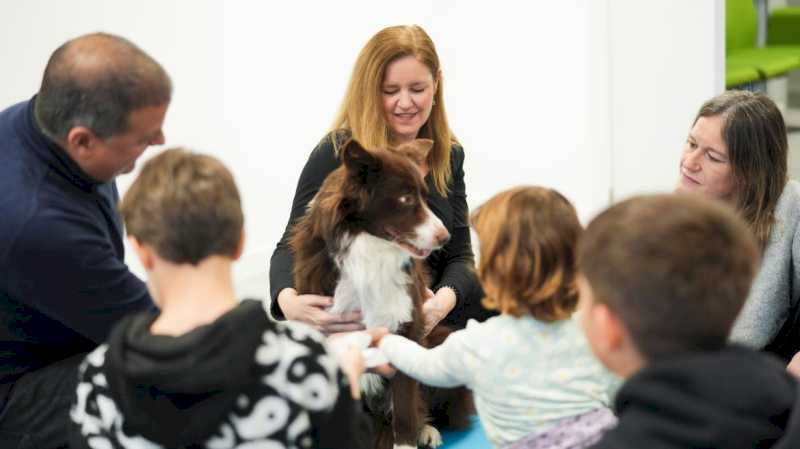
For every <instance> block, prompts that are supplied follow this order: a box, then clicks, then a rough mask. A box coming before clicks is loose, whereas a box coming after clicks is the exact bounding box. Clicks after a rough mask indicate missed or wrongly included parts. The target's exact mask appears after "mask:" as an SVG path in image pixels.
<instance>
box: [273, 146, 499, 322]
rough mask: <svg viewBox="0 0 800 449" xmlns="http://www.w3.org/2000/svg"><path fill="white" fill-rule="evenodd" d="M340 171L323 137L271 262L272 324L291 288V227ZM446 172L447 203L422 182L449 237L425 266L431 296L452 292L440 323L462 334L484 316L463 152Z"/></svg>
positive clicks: (457, 150) (454, 154)
mask: <svg viewBox="0 0 800 449" xmlns="http://www.w3.org/2000/svg"><path fill="white" fill-rule="evenodd" d="M339 165H341V160H340V159H339V157H338V156H337V154H336V152H335V150H334V146H333V142H332V141H331V139H330V137H329V136H326V137H325V138H324V139H323V140H322V142H320V144H319V145H317V147H316V148H314V150H313V151H312V152H311V156H310V157H309V159H308V162H306V165H305V167H304V168H303V171H302V173H301V174H300V179H299V180H298V182H297V190H296V191H295V196H294V200H293V202H292V211H291V215H290V216H289V222H288V224H287V225H286V230H285V231H284V233H283V237H282V238H281V240H280V241H279V242H278V245H277V247H276V248H275V252H273V254H272V258H271V259H270V267H269V282H270V296H271V298H272V304H271V306H270V309H271V312H272V316H274V317H275V318H278V319H284V315H283V312H282V311H281V309H280V306H279V305H278V301H277V298H278V294H279V293H280V291H281V290H283V289H284V288H291V287H292V286H293V278H292V269H293V267H294V260H293V258H292V253H291V249H290V248H289V244H288V238H289V232H290V230H291V227H292V225H293V224H294V223H295V222H296V221H297V220H299V219H300V218H301V217H302V216H303V214H304V213H305V211H306V206H307V205H308V203H309V201H311V199H312V198H314V195H316V193H317V191H318V190H319V187H320V185H321V184H322V182H323V181H324V180H325V178H326V177H327V176H328V174H330V173H331V172H332V171H334V170H335V169H336V168H338V167H339ZM450 169H451V173H452V177H451V179H450V182H449V183H448V195H447V197H444V196H442V195H441V194H440V193H439V192H438V191H437V190H436V188H435V186H434V184H433V179H432V178H431V177H430V176H428V177H426V178H425V181H426V182H427V184H428V193H427V195H426V200H427V203H428V206H429V207H430V208H431V211H432V212H433V213H434V214H435V215H436V216H437V217H439V219H440V220H442V223H443V224H444V225H445V227H446V228H447V230H448V232H450V236H451V239H450V241H449V242H448V243H447V245H445V246H444V248H442V249H440V250H438V251H435V252H434V253H432V254H431V255H430V256H428V258H427V259H426V260H425V262H426V264H427V266H428V269H429V272H430V275H431V290H433V291H434V292H435V291H437V290H438V289H439V288H440V287H443V286H448V287H451V288H453V289H454V290H455V292H456V298H457V300H456V305H455V307H454V308H453V310H452V311H451V312H450V314H449V315H448V316H447V317H446V318H445V319H444V320H443V321H442V323H443V324H447V325H449V326H453V327H458V328H461V327H464V325H465V324H466V322H467V320H468V319H470V318H476V319H478V320H482V319H484V318H485V317H486V316H487V312H486V311H485V310H484V309H483V308H482V307H481V305H480V300H481V298H482V297H483V291H482V290H481V287H480V284H479V283H478V278H477V276H476V274H475V268H474V267H475V264H474V256H473V253H472V245H471V244H470V232H469V221H468V216H469V210H468V207H467V194H466V187H465V185H464V150H463V149H462V148H461V146H459V145H457V144H456V145H453V146H452V147H451V150H450Z"/></svg>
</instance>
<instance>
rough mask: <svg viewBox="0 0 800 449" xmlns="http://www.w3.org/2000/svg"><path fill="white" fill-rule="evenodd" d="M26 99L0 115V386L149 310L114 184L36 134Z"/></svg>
mask: <svg viewBox="0 0 800 449" xmlns="http://www.w3.org/2000/svg"><path fill="white" fill-rule="evenodd" d="M33 105H34V100H30V101H26V102H23V103H19V104H17V105H14V106H12V107H10V108H8V109H6V110H5V111H2V112H0V211H2V212H0V214H1V215H0V216H1V217H2V218H0V387H8V384H10V383H12V382H14V381H15V380H16V379H17V378H19V377H20V376H22V375H24V374H25V373H27V372H30V371H33V370H36V369H37V368H40V367H43V366H46V365H49V364H51V363H53V362H56V361H58V360H61V359H64V358H66V357H69V356H72V355H75V354H79V353H82V352H87V351H90V350H92V349H93V348H94V347H95V346H97V345H98V344H99V343H101V342H102V341H104V340H105V339H106V337H107V335H108V334H109V331H110V330H111V327H112V326H113V325H114V324H115V323H116V322H117V321H118V320H119V319H120V318H122V317H123V316H125V315H127V314H128V313H131V312H134V311H141V310H147V309H154V306H153V302H152V299H151V298H150V296H149V294H148V292H147V288H146V287H145V284H144V283H143V282H142V281H141V280H139V279H138V278H137V277H136V276H135V275H133V274H132V273H131V272H130V271H128V268H127V266H126V265H125V263H124V247H123V240H122V238H123V231H122V223H121V220H120V216H119V213H118V212H117V208H116V205H117V201H118V199H119V195H118V193H117V187H116V184H115V182H114V181H111V182H109V183H100V182H97V181H95V180H93V179H92V178H90V177H89V176H88V175H86V174H85V173H84V172H83V171H81V169H80V168H79V167H78V165H77V164H76V163H75V162H73V161H72V159H70V158H69V157H68V156H67V154H66V152H65V151H64V150H63V149H61V148H60V147H59V146H58V145H56V144H55V143H54V142H53V141H52V140H50V139H49V138H47V137H46V136H45V135H44V134H43V133H42V131H41V130H40V128H39V127H38V125H37V123H36V120H35V118H34V113H33ZM3 384H5V385H3ZM1 400H2V398H0V401H1Z"/></svg>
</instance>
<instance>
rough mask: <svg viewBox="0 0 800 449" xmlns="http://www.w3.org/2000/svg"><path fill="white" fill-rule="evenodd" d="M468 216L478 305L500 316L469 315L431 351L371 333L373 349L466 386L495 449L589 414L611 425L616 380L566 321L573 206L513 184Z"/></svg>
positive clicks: (408, 367)
mask: <svg viewBox="0 0 800 449" xmlns="http://www.w3.org/2000/svg"><path fill="white" fill-rule="evenodd" d="M471 221H472V225H473V227H474V228H475V231H476V232H477V235H478V239H479V241H480V243H479V245H480V246H479V256H480V262H479V265H478V276H479V278H480V281H481V283H482V284H483V288H484V291H485V293H486V297H485V298H484V305H485V306H486V307H487V308H490V309H494V310H497V311H499V312H500V315H499V316H496V317H493V318H490V319H488V320H487V321H485V322H483V323H477V322H474V321H471V322H470V323H469V324H468V325H467V328H466V329H464V330H461V331H457V332H454V333H453V334H451V335H450V336H449V337H448V338H447V340H445V342H444V343H443V344H442V345H440V346H437V347H436V348H434V349H425V348H423V347H422V346H420V345H418V344H416V343H414V342H412V341H410V340H408V339H405V338H404V337H401V336H397V335H384V334H386V332H385V331H383V330H377V331H373V336H374V338H375V339H376V340H378V341H379V343H378V345H379V348H380V349H381V351H382V352H383V353H384V354H385V355H386V357H387V358H388V359H389V361H390V363H391V364H392V365H393V366H394V367H396V368H397V369H399V370H400V371H402V372H404V373H406V374H408V375H409V376H411V377H413V378H415V379H417V380H419V381H420V382H422V383H425V384H428V385H433V386H438V387H454V386H458V385H466V386H467V387H469V388H470V389H471V390H472V391H473V393H474V396H475V405H476V408H477V411H478V414H479V416H480V419H481V423H482V425H483V427H484V429H485V431H486V434H487V436H488V438H489V440H490V441H491V442H492V444H494V445H495V446H496V447H503V446H506V445H509V444H511V443H514V442H516V441H518V440H520V439H522V438H523V437H526V436H528V437H530V436H531V435H534V436H535V435H537V434H542V433H543V432H544V431H546V430H548V429H549V428H551V427H553V426H554V425H556V424H560V423H561V422H563V420H564V419H569V418H571V417H577V416H581V415H585V414H587V413H595V411H597V412H599V414H600V416H601V421H602V422H603V426H605V427H607V425H610V424H613V422H614V418H613V416H612V415H611V413H610V412H609V411H608V409H607V406H608V405H609V402H610V400H611V395H612V392H613V391H614V390H615V389H616V387H617V385H618V379H617V378H616V377H615V376H614V375H612V374H610V373H609V372H608V371H606V370H605V369H604V368H603V367H602V366H601V365H600V363H599V362H598V361H596V359H595V358H594V357H593V356H592V353H591V350H590V348H589V346H588V345H587V342H586V339H585V337H584V336H583V334H582V333H581V331H580V328H579V326H578V325H577V323H576V321H575V320H573V318H572V314H573V312H574V311H575V308H576V305H577V299H578V296H577V287H576V280H575V247H576V244H577V240H578V237H579V235H580V234H581V232H582V228H581V225H580V223H579V221H578V217H577V216H576V213H575V209H574V208H573V207H572V205H571V204H570V203H569V201H567V200H566V199H565V198H564V197H563V196H562V195H561V194H559V193H558V192H556V191H554V190H552V189H547V188H542V187H518V188H514V189H511V190H507V191H505V192H502V193H499V194H497V195H496V196H494V197H493V198H491V199H490V200H489V201H487V202H486V203H485V204H484V205H483V206H482V207H480V208H479V209H478V210H477V211H476V212H475V213H474V214H473V215H472V218H471ZM603 426H601V427H603Z"/></svg>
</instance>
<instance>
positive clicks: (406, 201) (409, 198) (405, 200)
mask: <svg viewBox="0 0 800 449" xmlns="http://www.w3.org/2000/svg"><path fill="white" fill-rule="evenodd" d="M397 201H398V202H399V203H400V204H402V205H403V206H411V205H412V204H414V196H413V195H403V196H401V197H400V198H398V199H397Z"/></svg>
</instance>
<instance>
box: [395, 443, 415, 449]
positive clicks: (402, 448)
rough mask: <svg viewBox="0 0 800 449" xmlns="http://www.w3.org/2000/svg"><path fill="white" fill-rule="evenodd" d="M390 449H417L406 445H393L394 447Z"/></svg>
mask: <svg viewBox="0 0 800 449" xmlns="http://www.w3.org/2000/svg"><path fill="white" fill-rule="evenodd" d="M392 448H393V449H417V447H416V446H409V445H407V444H400V445H397V444H395V445H394V446H392Z"/></svg>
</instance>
